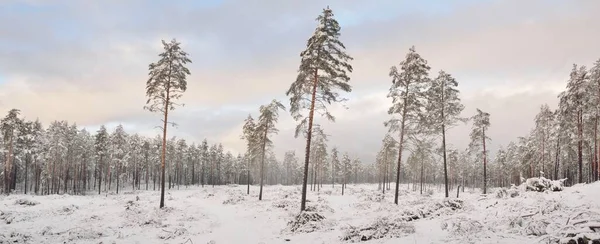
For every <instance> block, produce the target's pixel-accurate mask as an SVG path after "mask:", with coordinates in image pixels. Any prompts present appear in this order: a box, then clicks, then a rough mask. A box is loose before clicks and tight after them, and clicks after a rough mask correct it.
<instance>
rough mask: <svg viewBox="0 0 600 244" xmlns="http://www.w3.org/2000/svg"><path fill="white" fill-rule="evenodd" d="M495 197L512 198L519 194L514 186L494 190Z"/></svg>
mask: <svg viewBox="0 0 600 244" xmlns="http://www.w3.org/2000/svg"><path fill="white" fill-rule="evenodd" d="M494 195H495V196H496V198H508V197H510V198H514V197H518V196H519V190H518V189H515V188H510V189H506V188H500V189H498V190H496V191H495V192H494Z"/></svg>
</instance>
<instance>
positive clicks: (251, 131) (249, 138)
mask: <svg viewBox="0 0 600 244" xmlns="http://www.w3.org/2000/svg"><path fill="white" fill-rule="evenodd" d="M255 131H256V123H254V118H252V115H250V114H249V115H248V118H246V120H244V126H243V127H242V139H245V140H246V155H247V159H248V164H247V167H246V184H247V190H246V194H248V195H250V164H251V163H252V162H253V161H254V159H255V158H256V156H257V155H258V152H257V151H258V145H257V138H256V135H257V134H256V133H255Z"/></svg>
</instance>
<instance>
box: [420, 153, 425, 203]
mask: <svg viewBox="0 0 600 244" xmlns="http://www.w3.org/2000/svg"><path fill="white" fill-rule="evenodd" d="M423 171H425V161H424V160H423V159H421V178H420V179H419V182H420V185H421V195H423Z"/></svg>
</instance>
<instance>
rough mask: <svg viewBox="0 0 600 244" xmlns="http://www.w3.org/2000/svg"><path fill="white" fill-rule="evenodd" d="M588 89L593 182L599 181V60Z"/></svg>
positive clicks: (593, 70) (593, 69) (593, 68)
mask: <svg viewBox="0 0 600 244" xmlns="http://www.w3.org/2000/svg"><path fill="white" fill-rule="evenodd" d="M589 79H590V88H591V91H592V92H591V93H592V94H593V95H591V96H592V97H593V101H592V102H591V103H590V106H591V107H592V110H593V111H594V113H595V114H594V142H593V144H594V162H595V167H593V171H594V177H593V178H594V180H600V141H599V138H598V129H599V128H598V127H599V123H600V59H599V60H597V61H596V62H595V63H594V67H592V68H591V69H590V72H589Z"/></svg>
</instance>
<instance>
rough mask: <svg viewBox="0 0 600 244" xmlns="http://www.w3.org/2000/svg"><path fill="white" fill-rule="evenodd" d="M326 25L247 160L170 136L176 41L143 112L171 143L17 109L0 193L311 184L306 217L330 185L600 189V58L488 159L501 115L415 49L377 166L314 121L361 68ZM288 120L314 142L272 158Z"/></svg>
mask: <svg viewBox="0 0 600 244" xmlns="http://www.w3.org/2000/svg"><path fill="white" fill-rule="evenodd" d="M317 22H318V25H317V27H316V29H315V32H314V34H313V35H312V36H311V37H310V38H309V39H308V41H307V45H306V50H304V51H303V52H302V53H301V58H302V59H301V62H300V67H299V72H298V77H297V79H296V80H295V81H294V82H292V84H291V86H290V88H289V90H288V91H286V95H288V96H289V98H290V106H289V108H288V107H287V106H285V105H284V104H282V103H281V102H279V101H277V100H273V101H272V102H269V103H268V104H265V105H263V106H260V107H259V108H257V113H256V114H254V115H249V116H248V118H247V119H246V120H245V123H244V127H243V134H242V135H240V140H245V142H246V143H247V151H246V152H245V153H243V154H233V153H231V152H226V151H225V150H224V147H223V145H222V144H220V143H219V142H210V143H209V142H208V141H207V140H203V141H201V142H200V141H193V142H192V141H186V140H183V139H179V138H175V137H169V136H168V134H167V128H168V126H169V125H170V124H171V122H169V121H168V114H169V113H170V112H176V111H174V109H175V107H176V106H177V105H179V104H177V103H176V102H175V101H176V100H177V99H178V98H179V97H181V96H182V95H183V94H184V92H185V90H186V77H187V76H188V75H192V74H191V72H190V71H189V70H188V69H187V68H186V67H185V65H186V63H189V62H191V60H189V59H188V57H187V53H185V52H184V51H183V50H182V49H181V47H180V43H179V42H177V41H176V40H175V39H173V40H172V41H171V42H165V41H163V46H164V52H163V53H161V54H160V55H159V57H160V59H159V61H158V62H157V63H152V64H150V66H149V70H150V73H149V79H148V81H147V89H146V94H147V95H148V98H149V100H148V101H147V103H146V105H147V106H146V107H145V108H146V109H148V110H150V111H152V112H158V113H160V114H161V116H162V124H161V129H162V130H163V133H162V135H157V136H156V137H154V138H146V137H143V136H140V135H138V134H135V133H128V132H126V131H125V130H124V128H123V126H120V125H119V126H117V127H116V128H114V129H112V130H109V129H107V128H106V127H105V126H102V127H101V128H100V129H99V130H98V131H88V130H86V129H84V128H80V127H78V126H77V124H76V123H74V122H72V121H71V122H69V121H65V120H60V119H59V120H56V121H54V122H52V123H50V124H49V125H47V126H45V125H43V124H42V123H40V122H39V121H37V120H35V121H32V120H28V119H25V118H24V117H23V116H21V111H20V110H19V109H12V110H10V111H8V112H7V114H6V116H5V117H4V118H3V119H2V120H1V124H0V129H1V132H2V133H1V137H2V140H1V147H2V151H1V154H2V157H1V158H2V159H3V160H2V162H1V164H2V169H3V170H2V172H1V173H0V178H2V179H3V180H2V181H1V182H0V184H1V186H2V187H1V189H2V192H3V193H5V194H9V193H24V194H64V193H67V194H81V195H85V194H94V193H95V194H103V193H108V192H111V193H112V192H114V193H119V192H122V191H125V190H160V189H161V182H162V184H166V188H168V189H178V188H179V187H182V186H183V187H187V186H191V185H202V186H204V187H207V186H212V187H214V186H215V185H224V184H240V185H242V184H244V185H245V184H247V185H250V184H257V185H260V186H261V188H260V195H259V198H262V195H263V189H262V186H263V185H265V184H266V185H276V184H283V185H295V184H303V186H304V187H303V201H302V203H303V205H302V209H303V210H304V200H305V199H306V191H307V186H310V190H312V191H319V190H320V189H321V188H323V187H326V186H327V185H335V184H341V185H342V186H343V185H345V184H348V183H354V184H356V183H379V187H380V188H379V189H380V190H382V191H386V190H391V189H395V191H396V192H395V193H396V196H395V198H396V199H395V201H396V203H397V201H398V188H399V187H400V183H408V184H409V187H410V185H411V184H412V190H420V191H421V192H423V191H424V190H427V188H430V187H439V188H440V189H441V188H442V187H444V186H445V194H446V196H448V195H449V191H450V190H452V189H456V187H460V186H463V188H462V189H463V190H464V187H472V188H482V191H483V193H486V189H487V188H490V187H506V186H510V185H511V184H520V183H521V182H522V179H524V178H531V177H540V176H544V177H546V178H549V179H561V178H567V181H566V183H567V184H571V185H572V184H576V183H583V182H592V181H596V180H599V176H600V164H599V163H598V162H599V157H600V155H599V154H600V145H599V143H598V140H599V135H598V123H599V122H600V121H599V118H600V60H599V61H598V62H596V63H594V64H593V65H592V66H591V67H590V68H588V67H586V66H582V65H573V69H572V71H571V73H570V76H569V79H568V80H566V81H565V84H566V89H565V91H563V92H562V93H560V94H559V95H558V97H557V101H558V103H557V104H558V106H556V109H553V108H552V107H554V106H552V105H547V104H543V105H541V106H540V111H539V113H538V114H537V115H536V116H535V118H534V122H535V126H534V128H532V129H531V132H530V133H529V134H527V135H523V136H522V137H519V138H516V140H515V141H514V142H511V143H510V144H508V145H505V147H501V148H500V149H499V150H497V152H495V153H493V155H494V156H493V157H490V155H491V154H490V153H489V150H488V149H487V148H486V143H487V144H488V145H489V142H490V140H492V139H493V138H489V137H488V136H487V134H486V132H487V131H488V130H489V128H490V126H493V125H492V124H490V116H493V114H492V115H490V114H489V113H486V112H485V111H481V110H479V109H477V110H476V111H465V109H464V106H463V105H462V104H461V100H460V92H459V89H458V87H459V86H458V84H459V83H458V81H457V80H456V79H455V77H453V76H452V75H451V74H450V73H451V72H446V71H438V72H434V71H432V70H431V67H430V66H429V65H430V64H429V63H428V62H427V60H426V58H425V57H422V56H421V55H420V54H419V53H418V52H417V51H416V48H415V47H411V48H410V49H409V51H408V53H407V54H406V56H405V57H404V58H402V59H400V60H399V61H400V62H399V64H398V65H397V66H393V67H392V68H391V69H390V72H389V74H381V75H382V76H384V75H388V76H389V77H390V80H391V85H390V89H389V93H388V97H389V98H391V99H390V100H391V103H390V109H389V111H388V113H389V114H390V120H389V121H385V122H384V121H382V124H383V125H384V126H386V127H388V128H389V133H388V134H386V135H382V143H381V144H382V145H381V150H380V151H379V152H378V153H377V158H376V160H375V161H374V162H363V161H361V159H359V158H351V157H350V156H349V154H348V153H346V152H340V151H339V150H338V149H337V147H336V145H330V144H329V143H328V138H327V137H328V136H327V133H326V132H325V131H324V130H323V129H322V128H321V127H320V126H319V125H318V123H317V122H316V120H315V117H317V115H323V117H324V118H325V119H328V120H331V121H335V117H334V116H333V115H332V114H330V113H329V111H328V110H327V106H329V105H330V104H332V103H338V102H343V101H345V98H343V97H342V96H341V94H340V92H345V93H348V92H351V91H352V88H351V86H350V76H351V72H352V66H351V65H350V62H351V61H352V60H353V58H352V57H351V56H350V55H349V54H347V53H345V47H344V45H343V44H342V42H341V41H340V40H339V37H340V33H341V27H340V26H339V24H338V22H337V21H336V20H335V18H334V15H333V12H332V10H331V9H329V8H326V9H324V10H323V13H322V14H321V15H320V16H319V17H318V18H317ZM390 65H393V64H390ZM140 92H141V91H140ZM282 92H283V91H282ZM140 107H141V106H140ZM140 109H141V108H140ZM282 112H289V113H291V115H292V116H293V117H294V119H296V120H297V121H298V128H297V130H296V135H295V136H303V137H304V138H306V143H307V144H306V150H305V151H304V152H296V151H289V152H286V153H285V155H275V154H274V153H273V147H275V146H277V145H273V143H272V141H271V140H270V136H271V135H272V134H274V133H277V132H278V131H277V120H278V116H279V114H280V113H282ZM303 112H307V114H303ZM255 118H256V119H255ZM463 123H469V124H471V126H472V131H471V133H470V135H464V136H470V138H471V143H470V144H469V146H468V148H466V149H459V148H452V147H451V146H450V145H447V144H446V132H447V131H448V130H450V129H451V128H452V127H455V126H457V125H460V124H463ZM290 136H292V135H290ZM300 156H304V160H303V161H302V160H301V159H300ZM278 157H280V158H278ZM281 158H282V159H281ZM392 183H395V187H393V186H392ZM163 186H164V185H163ZM341 189H342V191H343V189H344V188H343V187H342V188H341ZM249 190H250V188H248V191H249ZM248 193H249V192H248ZM264 194H268V193H264ZM162 206H163V202H162V200H161V207H162Z"/></svg>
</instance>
